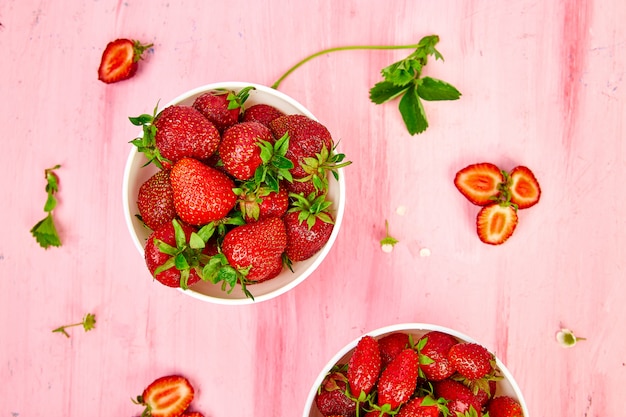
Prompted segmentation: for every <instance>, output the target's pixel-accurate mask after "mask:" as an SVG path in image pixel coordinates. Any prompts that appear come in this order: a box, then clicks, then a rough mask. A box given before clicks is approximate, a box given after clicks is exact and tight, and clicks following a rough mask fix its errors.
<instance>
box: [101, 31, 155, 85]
mask: <svg viewBox="0 0 626 417" xmlns="http://www.w3.org/2000/svg"><path fill="white" fill-rule="evenodd" d="M150 48H152V44H148V45H144V44H142V43H141V42H139V41H136V40H130V39H126V38H121V39H116V40H114V41H113V42H109V43H108V44H107V46H106V48H105V49H104V52H102V58H101V59H100V66H99V67H98V79H99V80H100V81H102V82H103V83H106V84H112V83H116V82H119V81H123V80H127V79H129V78H131V77H132V76H134V75H135V73H136V72H137V69H138V68H139V61H141V60H142V59H143V53H144V52H145V51H146V50H148V49H150Z"/></svg>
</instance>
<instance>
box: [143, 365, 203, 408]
mask: <svg viewBox="0 0 626 417" xmlns="http://www.w3.org/2000/svg"><path fill="white" fill-rule="evenodd" d="M194 395H195V392H194V389H193V386H192V385H191V384H190V383H189V381H188V380H187V378H185V377H183V376H180V375H169V376H164V377H161V378H158V379H156V380H155V381H154V382H152V383H151V384H150V385H148V386H147V387H146V388H145V389H144V391H143V393H142V394H141V397H140V400H141V401H140V404H143V405H145V406H146V408H147V409H148V410H149V414H148V415H150V416H152V417H179V416H181V415H182V414H183V413H184V412H185V410H186V409H187V407H189V404H191V401H192V400H193V398H194Z"/></svg>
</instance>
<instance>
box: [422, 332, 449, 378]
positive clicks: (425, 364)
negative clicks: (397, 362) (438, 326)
mask: <svg viewBox="0 0 626 417" xmlns="http://www.w3.org/2000/svg"><path fill="white" fill-rule="evenodd" d="M457 343H459V341H458V340H456V339H455V338H454V337H453V336H451V335H449V334H447V333H443V332H439V331H436V330H433V331H429V332H427V333H426V334H424V335H423V336H422V337H421V338H420V339H419V340H418V342H417V346H418V351H419V355H420V371H421V373H422V374H423V375H424V377H425V378H426V379H428V380H430V381H441V380H443V379H446V378H449V377H450V376H452V374H454V372H455V369H454V366H453V365H452V363H451V362H450V360H449V359H448V352H449V351H450V349H451V348H452V346H454V345H456V344H457Z"/></svg>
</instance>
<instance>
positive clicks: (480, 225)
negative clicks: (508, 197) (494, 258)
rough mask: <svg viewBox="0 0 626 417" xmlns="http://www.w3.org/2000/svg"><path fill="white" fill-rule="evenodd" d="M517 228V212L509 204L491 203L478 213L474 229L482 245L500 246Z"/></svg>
mask: <svg viewBox="0 0 626 417" xmlns="http://www.w3.org/2000/svg"><path fill="white" fill-rule="evenodd" d="M516 226H517V210H516V209H515V207H514V206H512V205H510V204H499V203H493V204H490V205H488V206H484V207H483V208H481V209H480V211H479V212H478V216H477V218H476V229H477V231H478V237H479V238H480V240H481V241H483V242H484V243H487V244H490V245H501V244H502V243H504V242H506V240H507V239H508V238H510V237H511V235H512V234H513V232H514V231H515V227H516Z"/></svg>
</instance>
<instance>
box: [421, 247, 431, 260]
mask: <svg viewBox="0 0 626 417" xmlns="http://www.w3.org/2000/svg"><path fill="white" fill-rule="evenodd" d="M420 256H421V257H422V258H426V257H429V256H430V249H428V248H422V249H420Z"/></svg>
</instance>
